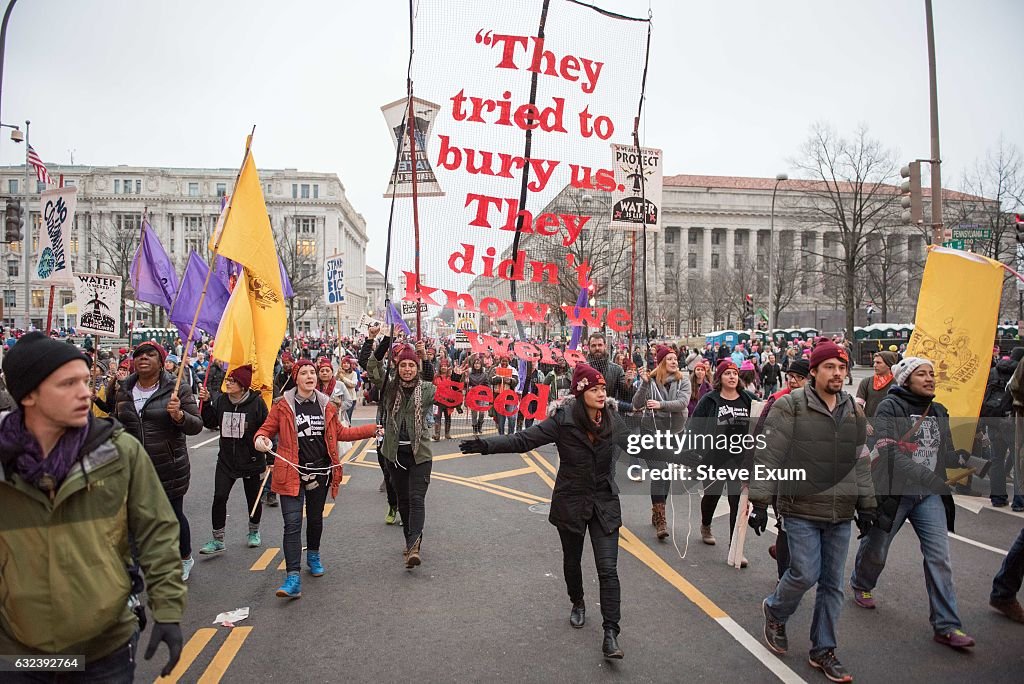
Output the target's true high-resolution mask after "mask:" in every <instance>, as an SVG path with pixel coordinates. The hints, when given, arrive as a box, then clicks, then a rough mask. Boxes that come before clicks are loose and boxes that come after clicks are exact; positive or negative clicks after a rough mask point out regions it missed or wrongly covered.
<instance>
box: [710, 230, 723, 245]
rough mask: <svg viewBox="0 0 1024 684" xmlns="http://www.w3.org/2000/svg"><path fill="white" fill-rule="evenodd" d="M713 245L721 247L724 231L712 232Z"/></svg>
mask: <svg viewBox="0 0 1024 684" xmlns="http://www.w3.org/2000/svg"><path fill="white" fill-rule="evenodd" d="M711 244H713V245H720V244H722V231H720V230H713V231H711Z"/></svg>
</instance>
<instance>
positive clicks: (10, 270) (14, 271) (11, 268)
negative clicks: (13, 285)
mask: <svg viewBox="0 0 1024 684" xmlns="http://www.w3.org/2000/svg"><path fill="white" fill-rule="evenodd" d="M7 276H8V277H10V278H17V277H18V262H17V261H14V260H13V259H11V260H10V261H8V262H7Z"/></svg>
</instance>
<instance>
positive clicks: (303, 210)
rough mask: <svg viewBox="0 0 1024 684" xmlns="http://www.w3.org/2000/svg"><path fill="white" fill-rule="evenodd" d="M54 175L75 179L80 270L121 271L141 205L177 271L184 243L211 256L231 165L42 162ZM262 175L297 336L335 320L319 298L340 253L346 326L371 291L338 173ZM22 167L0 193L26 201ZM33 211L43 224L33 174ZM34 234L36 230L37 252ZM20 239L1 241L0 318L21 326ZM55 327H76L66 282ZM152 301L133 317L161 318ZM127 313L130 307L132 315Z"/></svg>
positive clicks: (5, 174) (32, 219)
mask: <svg viewBox="0 0 1024 684" xmlns="http://www.w3.org/2000/svg"><path fill="white" fill-rule="evenodd" d="M47 168H48V170H49V172H50V176H51V178H53V180H54V182H57V180H58V179H59V177H60V176H61V175H63V176H64V182H65V184H66V185H75V186H77V187H78V200H77V202H78V206H77V209H76V212H75V223H74V227H73V229H72V232H71V234H70V235H69V239H68V242H69V244H68V253H69V255H70V258H71V259H72V262H73V268H74V270H75V271H79V272H103V273H111V274H113V275H123V276H126V275H127V272H128V266H127V264H126V263H125V262H126V261H127V262H129V263H130V260H131V257H132V255H133V254H134V252H135V249H136V247H137V245H138V240H139V233H140V228H141V220H142V212H143V209H146V210H147V211H148V214H149V221H150V224H151V225H152V227H153V229H154V230H155V231H156V234H157V235H158V236H159V238H160V242H161V243H162V244H163V246H164V249H166V250H167V252H168V254H169V255H170V256H171V258H172V259H173V260H174V262H175V266H176V268H177V271H178V274H179V276H180V275H181V273H182V271H183V270H184V267H185V262H186V260H187V259H188V253H189V250H192V249H194V250H196V251H197V252H198V253H199V254H200V255H201V256H202V257H203V258H204V259H205V260H206V261H207V262H208V263H209V261H210V254H209V251H208V249H207V242H208V240H209V237H210V235H211V234H212V232H213V230H214V227H215V226H216V224H217V217H218V216H219V214H220V210H221V200H222V198H223V196H224V195H225V194H230V193H231V190H232V186H233V184H234V181H235V176H236V174H237V169H187V168H156V167H145V166H83V165H77V166H64V165H56V164H52V165H50V166H48V167H47ZM259 174H260V180H261V182H262V183H263V193H264V196H265V199H266V203H267V210H268V212H269V215H270V223H271V226H272V227H273V230H274V233H275V237H276V238H277V241H278V248H279V252H286V253H287V254H285V253H282V255H281V258H282V260H283V261H284V263H285V268H286V269H287V270H288V271H289V275H290V278H291V280H292V282H293V285H294V286H295V289H296V293H297V294H296V298H295V301H294V317H295V321H294V323H295V330H294V332H295V333H296V334H299V333H310V332H314V333H315V332H316V331H317V330H319V329H321V328H322V329H323V330H328V329H329V328H333V327H334V326H335V324H336V317H337V314H338V312H337V311H336V307H334V306H330V307H328V306H327V305H326V304H324V302H323V294H322V293H323V262H324V259H325V258H326V257H328V256H331V255H333V254H336V253H339V254H342V255H344V256H345V257H346V259H345V274H346V283H345V284H346V291H347V292H346V302H345V304H344V305H343V306H342V307H341V311H340V315H341V326H340V327H341V330H342V332H343V334H349V333H351V329H352V328H353V327H355V325H356V322H357V321H358V319H359V317H360V315H361V314H362V313H364V312H365V311H367V307H368V305H369V304H370V303H371V302H370V301H369V298H368V293H367V282H366V279H367V270H366V244H367V241H368V238H367V233H366V221H365V219H364V218H363V217H362V215H360V214H359V213H358V212H357V211H356V210H355V209H354V208H353V207H352V205H351V203H350V202H349V200H348V198H347V197H346V195H345V186H344V185H343V184H342V182H341V180H340V179H339V178H338V176H337V175H336V174H333V173H319V172H308V171H298V170H296V169H261V170H260V172H259ZM24 183H25V167H24V166H23V165H19V166H6V167H0V196H3V197H4V199H8V198H15V199H20V200H21V202H22V205H23V211H24V202H25V187H24ZM28 189H29V191H30V193H31V196H32V197H31V201H30V210H31V213H29V212H27V211H26V212H24V216H25V222H26V225H27V226H38V225H39V200H38V194H37V193H38V192H39V191H40V190H41V189H44V188H42V184H41V183H39V182H37V181H36V177H35V174H34V173H33V174H31V175H30V184H29V188H28ZM37 245H38V234H37V233H36V234H34V235H33V251H34V250H35V249H36V247H37ZM21 256H22V254H21V245H20V244H18V243H12V244H3V245H2V246H0V263H2V264H3V266H2V268H3V270H2V271H0V283H2V285H3V291H4V292H3V296H4V299H3V304H4V307H3V322H4V324H6V325H17V326H18V327H23V326H24V324H25V304H26V302H25V295H24V292H25V286H24V275H23V274H22V271H21V269H22V259H21ZM48 298H49V288H48V287H46V286H44V285H43V284H42V283H36V282H34V281H33V282H32V283H31V285H30V296H29V300H30V301H29V302H28V304H29V307H30V309H29V317H30V318H31V321H32V323H33V325H35V326H36V327H37V328H43V327H44V326H45V324H46V310H47V304H48ZM54 300H55V301H54V322H53V325H54V327H60V326H62V325H64V324H65V320H66V321H67V324H68V325H71V326H74V325H75V323H76V321H77V318H78V317H77V315H75V314H74V313H68V314H67V316H66V318H65V310H64V309H63V305H65V304H71V306H69V307H68V308H69V309H72V308H73V301H74V294H73V292H72V290H71V288H63V287H58V288H57V291H56V294H55V297H54ZM150 310H151V309H150V306H149V305H145V304H143V305H140V306H139V308H138V312H137V313H138V316H139V325H140V326H141V325H160V324H162V323H163V322H164V319H163V317H162V314H161V313H159V312H158V313H157V316H156V320H152V319H151V318H150ZM128 315H129V316H131V312H129V314H128Z"/></svg>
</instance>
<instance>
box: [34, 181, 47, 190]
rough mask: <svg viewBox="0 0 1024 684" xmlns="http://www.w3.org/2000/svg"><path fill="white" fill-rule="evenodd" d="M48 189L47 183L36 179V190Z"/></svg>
mask: <svg viewBox="0 0 1024 684" xmlns="http://www.w3.org/2000/svg"><path fill="white" fill-rule="evenodd" d="M44 190H46V183H44V182H43V181H41V180H37V181H36V192H43V191H44Z"/></svg>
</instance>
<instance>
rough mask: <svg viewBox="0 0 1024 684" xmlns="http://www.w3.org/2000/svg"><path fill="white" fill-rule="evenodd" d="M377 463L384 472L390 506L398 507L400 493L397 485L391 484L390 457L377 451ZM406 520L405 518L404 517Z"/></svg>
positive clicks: (403, 520)
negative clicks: (397, 490) (396, 489)
mask: <svg viewBox="0 0 1024 684" xmlns="http://www.w3.org/2000/svg"><path fill="white" fill-rule="evenodd" d="M377 465H379V466H380V470H381V472H382V473H384V488H385V489H386V490H387V493H388V506H390V507H391V508H398V493H397V492H395V485H393V484H391V468H389V467H388V459H386V458H384V457H383V456H382V455H381V453H380V451H379V450H378V451H377ZM402 522H405V519H404V518H403V519H402Z"/></svg>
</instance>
